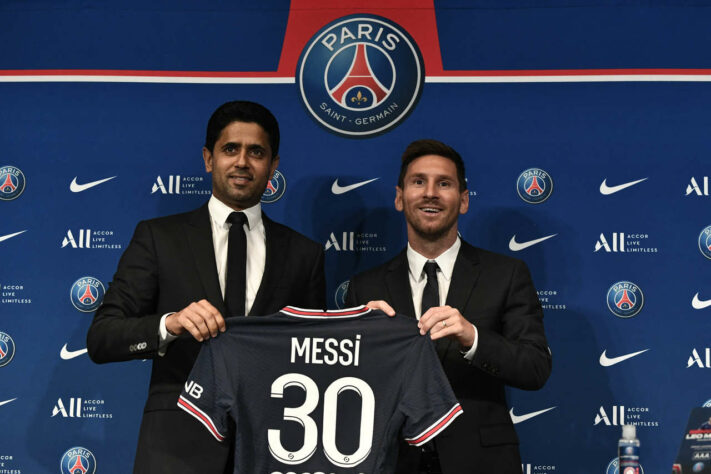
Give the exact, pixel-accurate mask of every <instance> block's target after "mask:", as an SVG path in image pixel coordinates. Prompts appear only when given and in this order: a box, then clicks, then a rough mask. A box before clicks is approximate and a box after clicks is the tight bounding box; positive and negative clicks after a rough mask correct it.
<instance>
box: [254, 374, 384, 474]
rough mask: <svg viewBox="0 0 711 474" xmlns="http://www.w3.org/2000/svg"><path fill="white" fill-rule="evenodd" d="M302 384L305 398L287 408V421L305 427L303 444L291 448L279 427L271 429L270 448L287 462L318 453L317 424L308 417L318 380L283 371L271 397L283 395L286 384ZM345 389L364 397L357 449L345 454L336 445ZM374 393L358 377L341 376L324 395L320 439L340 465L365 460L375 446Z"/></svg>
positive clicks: (314, 402)
mask: <svg viewBox="0 0 711 474" xmlns="http://www.w3.org/2000/svg"><path fill="white" fill-rule="evenodd" d="M293 386H296V387H301V388H302V389H303V390H304V392H305V393H306V400H305V401H304V404H303V405H301V406H300V407H295V408H291V407H285V408H284V420H288V421H295V422H297V423H299V424H300V425H301V426H302V427H303V428H304V444H303V446H301V448H299V449H298V450H296V451H288V450H286V449H284V447H283V446H282V444H281V433H280V431H279V430H273V429H270V430H268V433H267V437H268V440H269V451H270V452H271V453H272V456H274V457H275V458H276V459H277V460H279V461H281V462H283V463H284V464H301V463H302V462H304V461H306V460H307V459H309V458H310V457H311V456H313V454H314V453H315V452H316V444H317V440H318V427H317V426H316V422H314V420H313V419H312V418H311V417H310V416H309V415H310V414H311V413H312V412H313V411H314V410H315V409H316V406H317V405H318V400H319V389H318V386H317V385H316V383H315V382H314V381H313V380H312V379H311V378H309V377H307V376H306V375H303V374H284V375H282V376H281V377H279V378H277V379H276V380H275V381H274V383H272V398H283V397H284V389H285V388H287V387H293ZM344 390H353V391H354V392H356V393H357V394H358V395H360V399H361V415H360V440H359V443H358V449H356V450H355V452H354V453H351V454H343V453H342V452H340V451H339V450H338V448H337V447H336V420H337V413H338V395H340V393H341V392H343V391H344ZM374 415H375V396H374V395H373V390H372V389H371V388H370V386H369V385H368V384H367V383H365V382H364V381H363V380H361V379H357V378H355V377H342V378H340V379H338V380H335V381H334V382H333V383H332V384H331V385H329V386H328V388H327V389H326V392H325V393H324V396H323V432H322V439H321V442H322V444H323V451H324V453H325V454H326V457H328V459H329V460H330V461H331V462H332V463H333V464H335V465H336V466H340V467H354V466H357V465H358V464H360V463H361V462H363V460H364V459H365V458H366V457H367V456H368V454H370V449H371V447H372V446H373V419H374Z"/></svg>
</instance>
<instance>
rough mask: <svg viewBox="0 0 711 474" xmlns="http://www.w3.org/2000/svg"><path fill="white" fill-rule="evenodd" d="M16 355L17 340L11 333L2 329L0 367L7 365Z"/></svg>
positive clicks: (0, 335)
mask: <svg viewBox="0 0 711 474" xmlns="http://www.w3.org/2000/svg"><path fill="white" fill-rule="evenodd" d="M13 357H15V341H13V340H12V338H11V337H10V335H9V334H7V333H4V332H2V331H0V367H5V366H6V365H7V364H9V363H10V362H11V361H12V358H13Z"/></svg>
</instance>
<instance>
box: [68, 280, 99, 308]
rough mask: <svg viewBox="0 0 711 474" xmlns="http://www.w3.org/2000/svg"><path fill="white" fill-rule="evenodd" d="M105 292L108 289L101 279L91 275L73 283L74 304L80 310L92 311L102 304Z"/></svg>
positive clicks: (72, 298)
mask: <svg viewBox="0 0 711 474" xmlns="http://www.w3.org/2000/svg"><path fill="white" fill-rule="evenodd" d="M104 293H106V290H105V289H104V284H103V283H101V280H98V279H97V278H94V277H90V276H85V277H81V278H79V279H78V280H77V281H75V282H74V284H73V285H72V290H71V300H72V304H73V305H74V307H75V308H76V309H78V310H79V311H82V312H84V313H92V312H94V311H96V308H98V307H99V305H101V302H102V300H103V299H104Z"/></svg>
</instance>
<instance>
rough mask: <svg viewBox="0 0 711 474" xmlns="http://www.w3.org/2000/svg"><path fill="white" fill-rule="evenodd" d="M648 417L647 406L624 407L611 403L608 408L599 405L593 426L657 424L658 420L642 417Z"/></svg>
mask: <svg viewBox="0 0 711 474" xmlns="http://www.w3.org/2000/svg"><path fill="white" fill-rule="evenodd" d="M644 418H649V408H648V407H625V406H624V405H613V406H612V407H610V408H609V409H608V410H605V407H602V406H601V407H600V409H599V410H598V412H597V414H596V415H595V420H594V422H593V426H597V425H599V424H603V425H606V426H622V425H635V426H659V421H656V420H649V419H644Z"/></svg>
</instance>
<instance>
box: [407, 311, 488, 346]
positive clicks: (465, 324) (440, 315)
mask: <svg viewBox="0 0 711 474" xmlns="http://www.w3.org/2000/svg"><path fill="white" fill-rule="evenodd" d="M417 327H419V328H420V334H422V335H423V336H424V335H425V334H427V331H429V332H430V337H431V338H432V340H433V341H436V340H437V339H441V338H443V337H453V338H455V339H456V340H457V341H458V342H459V344H460V345H461V346H462V347H471V346H472V345H473V344H474V338H475V336H476V329H474V326H473V325H472V323H470V322H469V321H467V320H466V319H465V318H464V316H462V313H460V312H459V310H458V309H457V308H452V307H451V306H436V307H434V308H430V309H428V310H427V312H426V313H425V314H423V315H422V317H420V321H419V323H417Z"/></svg>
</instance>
